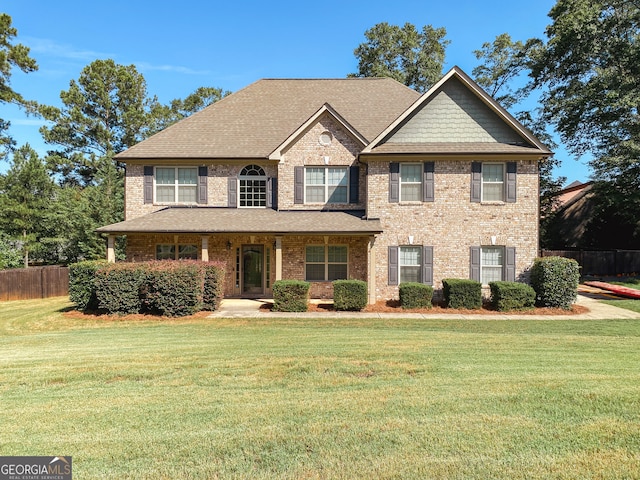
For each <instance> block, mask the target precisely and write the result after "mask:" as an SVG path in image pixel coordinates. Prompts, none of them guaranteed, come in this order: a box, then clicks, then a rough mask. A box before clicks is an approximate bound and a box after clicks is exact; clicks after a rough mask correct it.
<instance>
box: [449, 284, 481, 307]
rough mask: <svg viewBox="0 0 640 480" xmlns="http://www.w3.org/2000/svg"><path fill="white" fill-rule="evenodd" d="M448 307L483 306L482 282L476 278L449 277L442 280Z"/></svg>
mask: <svg viewBox="0 0 640 480" xmlns="http://www.w3.org/2000/svg"><path fill="white" fill-rule="evenodd" d="M442 286H443V292H444V301H445V305H446V306H447V308H466V309H469V310H477V309H480V308H482V284H481V283H480V282H477V281H475V280H467V279H460V278H447V279H445V280H442Z"/></svg>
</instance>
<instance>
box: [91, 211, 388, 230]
mask: <svg viewBox="0 0 640 480" xmlns="http://www.w3.org/2000/svg"><path fill="white" fill-rule="evenodd" d="M363 216H364V212H363V211H362V210H357V211H348V212H327V211H275V210H271V209H268V208H219V207H192V208H188V207H173V208H165V209H163V210H159V211H157V212H154V213H150V214H148V215H144V216H142V217H137V218H134V219H132V220H126V221H124V222H120V223H114V224H113V225H107V226H105V227H101V228H98V229H97V231H98V232H100V233H111V234H122V235H126V234H130V233H198V234H210V233H251V234H262V233H267V234H287V233H295V234H318V235H331V234H334V235H340V234H350V235H367V234H374V233H380V232H382V226H381V225H380V221H379V220H364V219H363Z"/></svg>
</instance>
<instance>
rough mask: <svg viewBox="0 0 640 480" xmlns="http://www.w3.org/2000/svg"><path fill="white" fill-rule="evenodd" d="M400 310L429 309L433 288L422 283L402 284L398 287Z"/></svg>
mask: <svg viewBox="0 0 640 480" xmlns="http://www.w3.org/2000/svg"><path fill="white" fill-rule="evenodd" d="M398 290H399V292H400V306H401V307H402V308H431V306H432V305H431V299H432V298H433V287H431V286H430V285H425V284H424V283H416V282H404V283H401V284H400V286H399V287H398Z"/></svg>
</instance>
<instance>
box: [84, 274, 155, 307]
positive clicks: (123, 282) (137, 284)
mask: <svg viewBox="0 0 640 480" xmlns="http://www.w3.org/2000/svg"><path fill="white" fill-rule="evenodd" d="M146 278H147V275H146V265H145V264H143V263H111V264H109V265H107V266H105V267H103V268H101V269H99V270H97V271H96V297H97V299H98V308H99V309H100V310H104V311H106V312H107V313H117V314H127V313H138V312H140V309H141V307H142V295H141V293H142V291H143V289H144V287H145V283H146Z"/></svg>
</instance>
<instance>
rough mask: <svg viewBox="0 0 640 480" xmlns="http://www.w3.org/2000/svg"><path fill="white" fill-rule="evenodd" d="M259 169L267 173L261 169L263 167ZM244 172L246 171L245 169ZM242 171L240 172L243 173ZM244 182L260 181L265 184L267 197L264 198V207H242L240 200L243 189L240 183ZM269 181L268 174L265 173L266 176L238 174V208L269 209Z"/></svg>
mask: <svg viewBox="0 0 640 480" xmlns="http://www.w3.org/2000/svg"><path fill="white" fill-rule="evenodd" d="M257 166H259V165H257ZM259 167H260V168H261V169H262V171H263V172H264V171H265V170H264V168H263V167H261V166H259ZM245 168H246V167H245ZM242 170H244V168H243V169H242ZM242 170H240V171H241V172H242ZM242 180H258V181H263V182H264V195H265V197H264V205H242V199H241V198H240V197H241V194H242V190H241V189H242V187H241V185H240V182H241V181H242ZM267 180H268V178H267V174H266V172H265V174H264V175H240V174H238V181H237V184H238V186H237V196H238V199H237V202H238V208H267V203H268V202H267V195H268V194H269V192H268V191H267Z"/></svg>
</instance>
